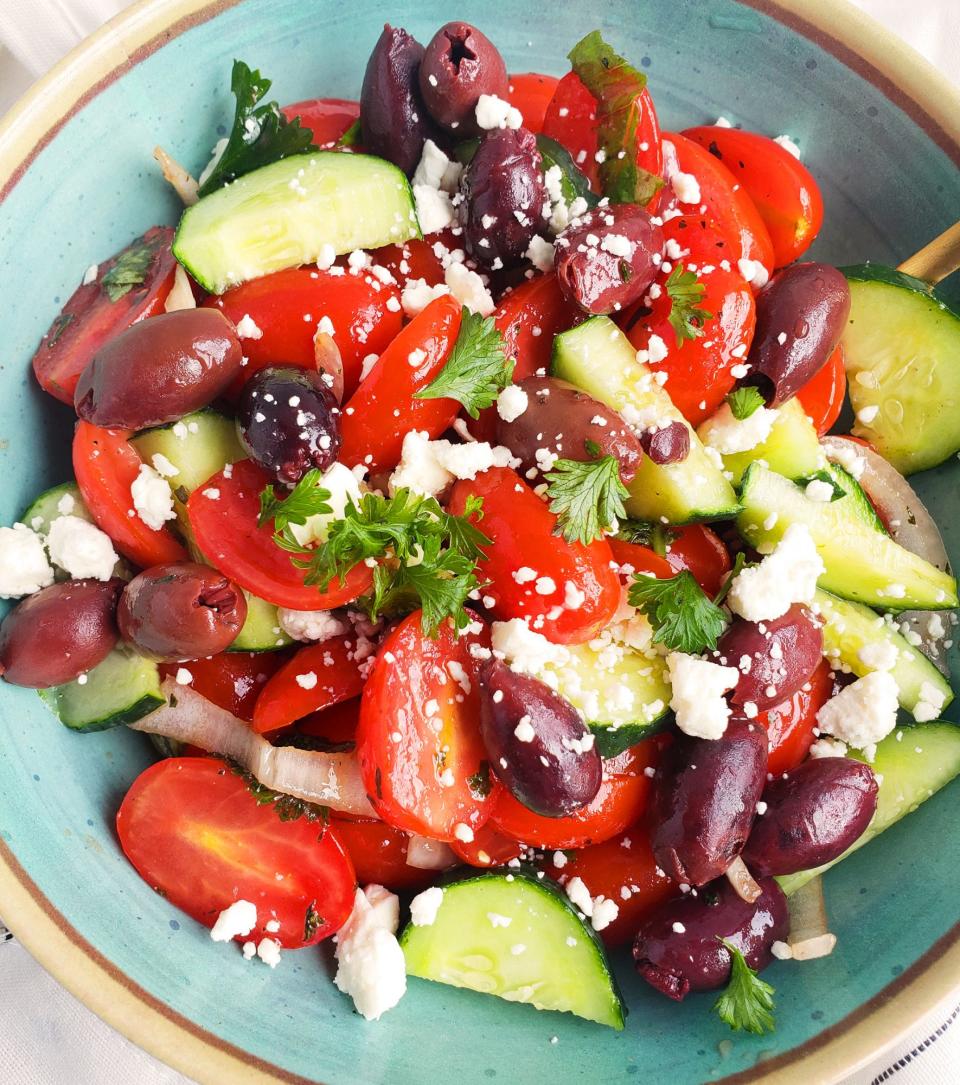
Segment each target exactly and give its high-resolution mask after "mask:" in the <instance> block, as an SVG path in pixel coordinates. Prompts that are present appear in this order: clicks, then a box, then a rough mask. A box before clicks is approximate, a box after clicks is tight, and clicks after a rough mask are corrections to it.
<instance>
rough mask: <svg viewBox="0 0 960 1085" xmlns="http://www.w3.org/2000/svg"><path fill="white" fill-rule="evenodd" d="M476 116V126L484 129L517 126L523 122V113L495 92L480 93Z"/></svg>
mask: <svg viewBox="0 0 960 1085" xmlns="http://www.w3.org/2000/svg"><path fill="white" fill-rule="evenodd" d="M476 118H477V127H478V128H483V129H486V130H490V129H491V128H519V127H520V126H521V125H522V124H523V115H522V114H521V112H520V110H519V109H516V108H514V107H513V106H512V105H511V104H510V103H509V102H505V101H504V100H503V99H502V98H498V97H497V96H496V95H495V94H481V95H480V97H479V98H478V99H477V106H476Z"/></svg>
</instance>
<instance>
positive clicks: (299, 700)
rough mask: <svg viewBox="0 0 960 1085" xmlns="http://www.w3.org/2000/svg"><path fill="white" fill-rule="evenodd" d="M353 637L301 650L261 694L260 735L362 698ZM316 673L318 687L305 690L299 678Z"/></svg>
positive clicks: (256, 715)
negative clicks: (353, 698)
mask: <svg viewBox="0 0 960 1085" xmlns="http://www.w3.org/2000/svg"><path fill="white" fill-rule="evenodd" d="M356 643H357V642H356V639H355V638H354V637H333V638H331V639H330V640H327V641H323V642H322V643H320V644H310V645H308V646H307V647H305V648H300V649H299V650H298V651H297V652H295V653H294V655H293V656H292V657H291V658H290V659H288V660H287V661H286V662H285V663H284V664H283V666H281V667H280V669H279V670H278V671H277V672H276V674H274V675H273V677H272V678H271V679H270V681H269V682H267V684H266V685H265V686H264V687H263V689H262V690H261V691H260V696H259V697H258V698H257V703H256V705H255V706H254V710H253V730H254V731H255V732H256V733H257V734H258V735H263V734H267V733H268V732H270V731H279V730H280V729H281V728H283V727H289V726H290V724H292V723H296V721H297V720H299V719H303V717H304V716H307V715H309V714H310V713H311V712H317V711H318V710H320V709H322V708H327V707H328V706H330V705H334V704H339V703H340V702H341V701H349V700H350V699H351V698H352V697H359V696H360V694H361V692H362V691H363V678H362V677H361V676H360V662H361V661H360V660H359V659H357V658H356V653H355V651H354V649H355V648H356ZM309 674H314V675H315V676H316V679H317V681H316V685H314V686H313V687H312V688H310V689H304V688H303V686H301V685H300V683H299V682H297V678H298V677H302V676H303V675H309Z"/></svg>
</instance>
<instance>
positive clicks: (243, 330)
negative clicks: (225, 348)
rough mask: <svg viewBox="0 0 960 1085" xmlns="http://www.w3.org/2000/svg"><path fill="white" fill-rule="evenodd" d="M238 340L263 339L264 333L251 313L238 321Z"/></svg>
mask: <svg viewBox="0 0 960 1085" xmlns="http://www.w3.org/2000/svg"><path fill="white" fill-rule="evenodd" d="M237 338H238V339H262V338H263V332H262V331H261V330H260V328H259V327H258V326H257V322H256V321H255V320H254V319H253V317H252V316H251V315H250V314H249V313H244V314H243V316H242V317H240V319H239V320H238V321H237Z"/></svg>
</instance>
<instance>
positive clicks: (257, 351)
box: [203, 267, 403, 397]
mask: <svg viewBox="0 0 960 1085" xmlns="http://www.w3.org/2000/svg"><path fill="white" fill-rule="evenodd" d="M391 298H393V299H394V301H395V303H396V306H397V307H396V310H395V311H392V310H391V309H389V308H388V307H387V302H388V301H389V300H390V299H391ZM399 299H400V294H399V291H398V290H397V288H396V287H395V286H391V285H390V284H388V283H380V282H378V281H377V280H376V279H375V278H374V277H373V276H372V275H351V274H349V273H346V274H341V275H335V274H331V272H329V271H317V270H316V268H314V269H313V270H312V271H311V270H310V268H307V267H299V268H289V269H288V270H286V271H276V272H274V273H273V274H272V275H264V276H262V277H261V278H259V279H251V280H250V281H249V282H246V283H242V284H241V285H240V286H235V287H234V288H233V289H232V290H228V291H227V292H226V293H225V294H222V295H221V296H220V297H210V298H207V300H206V301H205V302H204V303H203V304H204V305H205V306H207V307H210V308H216V309H219V310H220V311H221V312H222V313H223V314H224V315H225V316H227V317H229V318H230V320H232V321H233V323H234V324H237V323H238V322H239V321H240V320H242V319H243V317H244V316H249V317H250V318H251V319H252V320H253V322H254V323H255V324H256V325H257V327H258V328H259V329H260V331H261V336H260V338H259V339H244V340H243V341H242V346H243V353H244V356H245V357H246V359H247V364H246V365H245V366H244V367H243V369H242V370H241V372H240V375H239V376H238V378H237V379H236V381H234V383H233V385H232V387H231V389H230V395H231V396H234V397H235V396H237V395H238V394H239V392H240V389H241V388H242V387H243V385H244V384H246V382H247V381H248V380H249V379H250V378H251V377H252V376H253V375H254V374H255V373H258V372H259V371H260V370H261V369H263V368H264V367H265V366H268V365H294V366H299V367H300V368H301V369H315V368H316V360H315V357H314V350H313V337H314V335H315V334H316V331H317V323H318V321H319V320H320V318H321V317H324V316H326V317H329V318H330V320H331V322H332V323H333V341H334V342H335V343H336V344H337V347H338V348H339V350H340V357H341V358H342V359H343V385H344V395H345V396H349V395H351V394H352V393H353V391H354V389H355V388H356V387H357V385H358V384H359V383H360V371H361V369H362V368H363V359H364V358H365V357H366V356H367V355H368V354H379V353H381V351H383V350H384V349H385V348H386V347H387V345H388V344H389V342H390V341H391V340H392V339H393V338H394V337H395V336H396V335H397V334H398V333H399V331H400V328H401V327H402V326H403V313H402V311H401V310H400V308H399ZM307 317H309V320H308V319H307Z"/></svg>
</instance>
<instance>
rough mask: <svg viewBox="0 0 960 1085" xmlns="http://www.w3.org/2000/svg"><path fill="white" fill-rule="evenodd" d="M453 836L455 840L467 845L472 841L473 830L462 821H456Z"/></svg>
mask: <svg viewBox="0 0 960 1085" xmlns="http://www.w3.org/2000/svg"><path fill="white" fill-rule="evenodd" d="M453 835H454V837H455V838H456V839H457V840H461V841H463V843H464V844H469V843H471V842H472V841H473V829H471V828H470V826H469V825H467V824H466V823H465V822H463V821H458V822H457V824H456V825H454V827H453Z"/></svg>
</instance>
